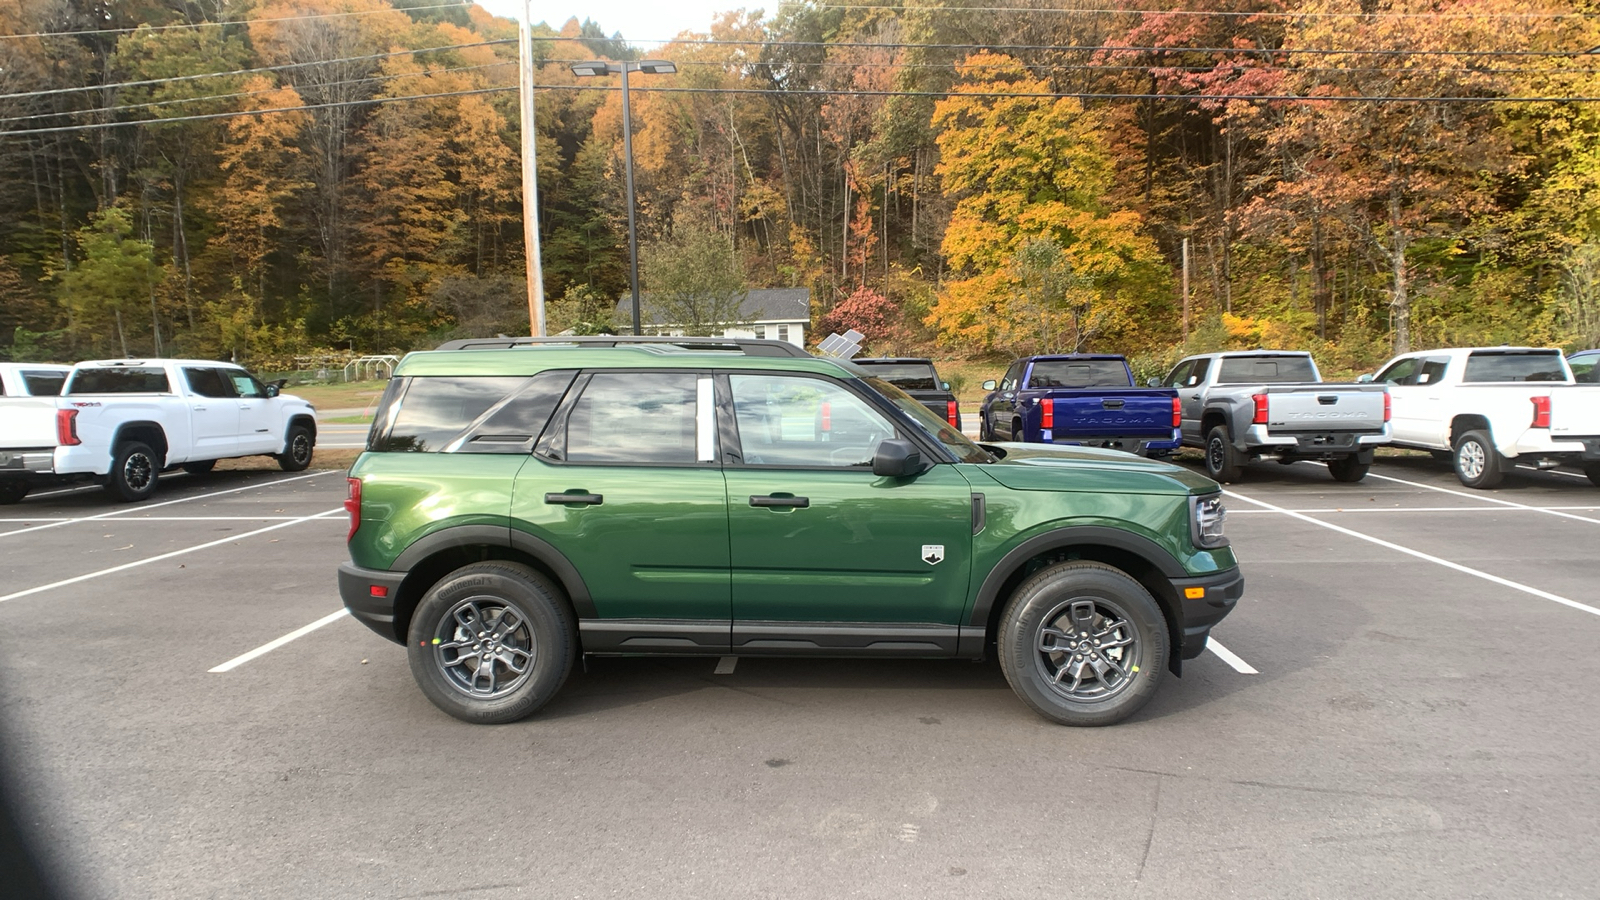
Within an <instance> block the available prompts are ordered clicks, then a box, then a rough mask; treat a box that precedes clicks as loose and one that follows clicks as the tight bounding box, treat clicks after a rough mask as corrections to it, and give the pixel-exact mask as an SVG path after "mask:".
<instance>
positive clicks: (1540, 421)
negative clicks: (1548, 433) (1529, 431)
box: [1532, 397, 1550, 428]
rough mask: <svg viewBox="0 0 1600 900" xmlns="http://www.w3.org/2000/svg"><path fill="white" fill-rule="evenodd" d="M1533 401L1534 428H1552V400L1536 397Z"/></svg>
mask: <svg viewBox="0 0 1600 900" xmlns="http://www.w3.org/2000/svg"><path fill="white" fill-rule="evenodd" d="M1532 400H1533V427H1534V428H1549V427H1550V398H1549V397H1534V398H1532Z"/></svg>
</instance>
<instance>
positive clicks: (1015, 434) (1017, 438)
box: [1011, 419, 1024, 443]
mask: <svg viewBox="0 0 1600 900" xmlns="http://www.w3.org/2000/svg"><path fill="white" fill-rule="evenodd" d="M1023 437H1024V435H1023V434H1022V420H1021V419H1012V420H1011V440H1012V442H1013V443H1021V442H1022V439H1023Z"/></svg>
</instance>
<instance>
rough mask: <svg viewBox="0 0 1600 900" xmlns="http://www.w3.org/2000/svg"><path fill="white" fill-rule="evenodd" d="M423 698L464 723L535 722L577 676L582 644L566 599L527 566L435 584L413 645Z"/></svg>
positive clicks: (464, 571) (464, 573)
mask: <svg viewBox="0 0 1600 900" xmlns="http://www.w3.org/2000/svg"><path fill="white" fill-rule="evenodd" d="M406 647H407V655H408V656H409V657H410V660H411V674H412V676H413V677H414V678H416V680H417V686H418V687H420V688H422V693H423V694H425V695H426V696H427V698H428V699H429V700H431V701H433V705H434V706H437V707H439V708H440V709H442V710H444V711H445V712H447V713H449V714H450V715H452V716H455V717H456V718H458V719H460V720H461V721H463V722H473V723H476V724H480V725H498V724H501V723H505V722H515V721H517V720H518V719H522V718H526V717H527V716H529V715H532V714H533V713H534V712H535V711H536V710H538V709H539V708H540V707H542V706H544V705H545V704H546V703H548V702H549V701H550V698H551V697H553V696H555V693H556V691H558V690H560V689H561V685H562V684H564V683H565V682H566V680H567V675H568V673H570V672H571V671H572V661H573V657H574V656H575V653H576V647H577V637H576V632H575V628H574V625H573V618H572V614H571V612H569V611H568V609H567V604H566V601H565V600H564V599H562V597H561V595H560V592H559V591H557V590H556V588H555V586H554V585H552V584H550V582H549V581H547V580H546V579H545V578H544V577H543V576H541V575H540V574H539V573H537V572H535V571H534V570H532V569H530V568H528V567H527V566H524V565H520V564H518V563H511V562H484V563H474V564H472V565H470V566H463V567H461V568H459V569H457V570H455V571H454V572H451V573H450V574H449V575H446V576H445V577H444V578H443V579H441V580H440V581H439V583H438V584H435V585H434V586H433V587H432V588H430V589H429V590H428V593H427V594H426V595H425V596H424V597H423V598H422V603H421V604H420V605H419V606H418V607H417V611H416V614H415V615H413V616H412V618H411V628H410V640H409V641H408V642H407V644H406Z"/></svg>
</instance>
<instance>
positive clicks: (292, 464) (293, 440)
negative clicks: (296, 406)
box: [273, 425, 317, 472]
mask: <svg viewBox="0 0 1600 900" xmlns="http://www.w3.org/2000/svg"><path fill="white" fill-rule="evenodd" d="M283 446H284V450H283V452H282V453H279V454H278V455H277V456H275V457H273V458H274V459H276V460H277V461H278V468H280V469H282V470H284V471H285V472H300V471H304V470H305V469H306V467H308V466H310V465H311V455H312V453H314V452H315V451H316V446H317V439H316V438H314V437H312V435H311V429H309V428H307V427H305V426H304V425H291V426H289V433H288V434H287V435H286V436H285V437H284V442H283Z"/></svg>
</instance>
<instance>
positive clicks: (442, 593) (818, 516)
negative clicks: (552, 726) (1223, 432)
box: [339, 344, 1244, 725]
mask: <svg viewBox="0 0 1600 900" xmlns="http://www.w3.org/2000/svg"><path fill="white" fill-rule="evenodd" d="M1221 496H1222V495H1221V492H1220V490H1219V489H1218V487H1217V485H1216V483H1214V482H1212V481H1210V480H1208V479H1206V478H1204V477H1202V476H1199V475H1196V474H1194V473H1192V472H1189V471H1188V470H1186V469H1182V468H1179V467H1177V466H1172V465H1168V464H1166V463H1161V462H1154V461H1150V460H1144V459H1138V458H1135V457H1132V456H1129V455H1127V454H1123V453H1118V452H1115V451H1106V450H1094V449H1088V448H1053V447H1042V446H1029V445H1007V446H980V445H978V444H974V443H972V442H971V441H969V440H967V439H966V438H965V437H963V436H962V435H961V434H960V433H959V432H958V431H956V430H955V429H953V428H951V427H950V426H949V424H948V423H946V422H945V421H943V420H941V419H940V418H939V417H937V416H935V415H933V414H932V413H930V412H929V411H928V410H927V409H926V408H925V407H923V405H922V404H921V403H919V402H917V401H916V400H913V399H911V398H910V397H909V396H907V395H906V394H905V393H904V392H902V391H900V390H899V389H897V388H895V387H894V386H892V385H890V384H888V383H887V382H885V381H882V380H880V379H877V378H874V377H872V376H870V375H869V374H867V373H866V372H865V371H862V370H859V369H856V368H855V367H853V366H851V365H849V364H848V363H839V362H834V361H830V360H823V359H815V358H810V357H806V358H779V357H763V356H756V355H753V354H751V353H740V352H734V353H729V352H716V351H711V352H707V351H694V350H684V349H680V348H677V347H671V346H666V345H659V344H657V345H641V346H617V347H611V348H603V349H595V348H585V347H569V348H562V347H556V346H542V347H538V348H519V349H509V350H451V351H434V352H428V353H413V354H411V355H409V356H407V357H406V358H405V359H404V360H403V361H402V362H401V363H400V365H399V367H398V368H397V369H396V370H395V373H394V377H393V379H392V381H391V382H390V384H389V387H388V390H387V391H386V392H385V394H384V397H383V401H382V405H381V406H380V408H379V410H378V413H377V416H376V419H375V420H374V422H373V425H372V432H371V435H370V437H369V440H368V445H367V450H366V452H365V453H363V454H362V455H361V457H360V458H359V459H357V460H356V463H355V465H354V466H352V467H351V469H350V477H349V496H348V499H347V500H346V502H345V506H346V508H347V509H348V510H349V512H350V534H349V539H348V540H349V550H350V558H351V562H349V563H346V564H344V565H343V566H341V567H340V569H339V591H340V594H341V595H342V596H343V598H344V603H345V605H346V606H347V607H348V608H349V610H350V612H351V614H352V615H354V616H355V617H356V618H357V619H359V620H360V621H361V622H363V623H365V624H366V625H367V626H368V627H369V628H371V629H372V630H374V631H376V632H377V633H378V634H381V635H383V636H384V637H386V638H388V639H390V640H392V641H395V642H397V643H402V644H404V645H405V646H406V647H407V649H408V653H409V654H410V662H411V671H412V673H413V675H414V676H415V677H416V680H417V684H418V685H419V686H421V688H422V691H423V693H424V694H426V695H427V696H428V699H430V700H432V701H433V702H434V703H435V704H436V705H437V706H438V707H439V708H440V709H442V710H444V711H445V712H447V713H449V714H450V715H452V716H455V717H457V718H459V719H463V720H465V721H469V722H480V723H497V722H510V721H514V720H516V719H520V718H523V717H524V716H527V715H529V714H530V713H532V712H534V711H535V710H537V709H539V708H540V707H541V706H543V705H544V704H545V703H547V702H549V700H550V699H551V697H553V696H554V695H555V693H556V691H557V690H559V689H560V688H561V685H562V684H563V683H564V682H565V681H566V679H567V676H568V674H569V673H570V672H571V671H572V668H573V665H574V664H575V662H576V661H577V660H578V657H579V655H580V654H595V655H641V654H649V655H690V656H814V657H840V656H872V657H921V658H929V657H945V658H952V659H981V658H985V657H987V656H990V655H991V654H992V655H994V656H997V657H998V658H999V660H1000V665H1001V668H1002V670H1003V671H1004V672H1005V676H1006V678H1007V679H1008V680H1009V681H1010V683H1011V685H1012V687H1013V688H1014V689H1015V690H1016V692H1017V694H1018V696H1020V697H1021V698H1022V700H1023V702H1025V703H1026V704H1027V705H1028V706H1030V707H1032V708H1033V709H1034V710H1035V711H1037V712H1038V713H1039V714H1040V715H1042V716H1044V717H1046V718H1048V719H1051V720H1053V721H1056V722H1061V723H1063V724H1067V725H1106V724H1110V723H1112V722H1116V721H1118V720H1120V719H1123V718H1125V717H1127V716H1128V715H1130V714H1132V713H1133V712H1134V711H1135V710H1137V709H1139V707H1140V706H1142V705H1143V704H1144V703H1145V702H1146V701H1148V700H1149V699H1150V697H1151V696H1152V695H1153V694H1154V693H1155V691H1156V687H1157V685H1158V684H1159V683H1160V681H1161V678H1162V674H1163V672H1165V671H1167V670H1169V669H1170V670H1171V671H1172V672H1173V673H1174V674H1177V673H1178V672H1179V670H1180V666H1181V661H1182V660H1185V659H1192V658H1194V657H1195V656H1197V655H1199V654H1200V652H1201V651H1202V650H1204V649H1205V644H1206V637H1207V635H1208V634H1209V632H1210V630H1211V626H1213V625H1215V624H1216V623H1217V622H1218V621H1219V620H1220V619H1221V618H1222V617H1223V616H1225V615H1227V613H1228V611H1229V610H1231V609H1232V608H1233V606H1234V604H1235V603H1236V602H1237V600H1238V598H1239V596H1240V594H1241V593H1242V591H1243V587H1244V581H1243V579H1242V578H1241V576H1240V574H1239V569H1238V566H1237V564H1236V563H1235V561H1234V556H1233V551H1232V550H1231V549H1230V548H1229V547H1228V542H1227V539H1226V538H1225V537H1224V536H1223V533H1222V520H1223V509H1222V504H1221Z"/></svg>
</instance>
